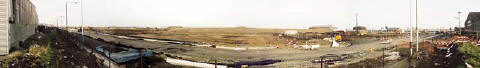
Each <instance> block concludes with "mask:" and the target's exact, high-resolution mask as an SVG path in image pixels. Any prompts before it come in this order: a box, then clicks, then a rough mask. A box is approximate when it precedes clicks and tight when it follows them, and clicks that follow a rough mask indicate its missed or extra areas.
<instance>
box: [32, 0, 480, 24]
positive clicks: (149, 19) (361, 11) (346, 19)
mask: <svg viewBox="0 0 480 68" xmlns="http://www.w3.org/2000/svg"><path fill="white" fill-rule="evenodd" d="M31 1H32V3H33V4H34V5H35V6H36V9H37V12H38V16H39V21H40V23H44V24H52V25H56V24H57V22H58V24H59V25H60V26H64V25H65V12H66V11H65V10H66V8H65V3H67V2H68V9H67V10H68V23H69V24H68V25H69V26H80V25H81V22H82V19H81V7H82V6H81V4H82V3H73V2H83V22H84V25H85V26H97V27H102V26H118V27H168V26H184V27H237V26H245V27H252V28H298V29H305V28H308V27H311V26H323V25H334V26H335V27H337V28H338V29H340V30H344V29H351V28H352V27H354V26H355V20H356V19H355V14H358V21H359V25H360V26H366V27H367V28H368V29H380V28H381V27H385V26H388V27H398V28H402V29H407V28H409V26H410V25H411V22H413V23H415V14H414V13H415V12H414V11H415V8H414V7H415V0H411V1H409V0H83V1H80V0H31ZM478 3H480V0H418V23H419V28H426V29H439V28H442V29H448V28H451V27H454V26H458V20H457V19H456V18H455V17H458V14H457V12H462V14H460V18H461V19H462V20H461V23H462V26H463V21H464V20H465V18H466V17H467V15H468V12H478V11H480V5H479V4H478ZM410 7H413V8H412V9H410Z"/></svg>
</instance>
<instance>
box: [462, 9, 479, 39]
mask: <svg viewBox="0 0 480 68" xmlns="http://www.w3.org/2000/svg"><path fill="white" fill-rule="evenodd" d="M465 31H466V32H469V33H471V34H474V35H475V36H476V37H477V38H478V36H479V34H478V32H480V12H470V13H469V14H468V17H467V19H466V20H465Z"/></svg>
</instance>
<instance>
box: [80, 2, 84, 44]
mask: <svg viewBox="0 0 480 68" xmlns="http://www.w3.org/2000/svg"><path fill="white" fill-rule="evenodd" d="M80 14H81V16H82V18H81V19H82V35H83V32H84V30H83V0H80ZM82 41H83V38H82Z"/></svg>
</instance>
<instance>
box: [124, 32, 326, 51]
mask: <svg viewBox="0 0 480 68" xmlns="http://www.w3.org/2000/svg"><path fill="white" fill-rule="evenodd" d="M287 30H297V31H298V32H300V33H305V32H310V33H314V34H319V33H323V32H327V31H330V30H327V29H258V28H175V29H168V30H163V31H157V32H153V33H146V34H135V35H130V36H140V37H145V38H158V39H173V40H183V41H192V42H199V43H206V44H214V45H220V46H277V47H284V46H286V45H287V44H288V43H289V42H290V41H292V40H294V39H292V38H288V37H280V36H278V35H277V34H282V33H284V32H285V31H287ZM322 39H323V38H322ZM318 40H320V39H318ZM318 40H313V41H312V40H311V41H309V43H311V44H322V43H325V42H326V41H318ZM297 41H298V44H304V43H305V42H304V40H297Z"/></svg>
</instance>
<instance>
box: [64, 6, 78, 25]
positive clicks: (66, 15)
mask: <svg viewBox="0 0 480 68" xmlns="http://www.w3.org/2000/svg"><path fill="white" fill-rule="evenodd" d="M69 3H75V4H77V3H78V2H65V29H66V30H68V4H69Z"/></svg>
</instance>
